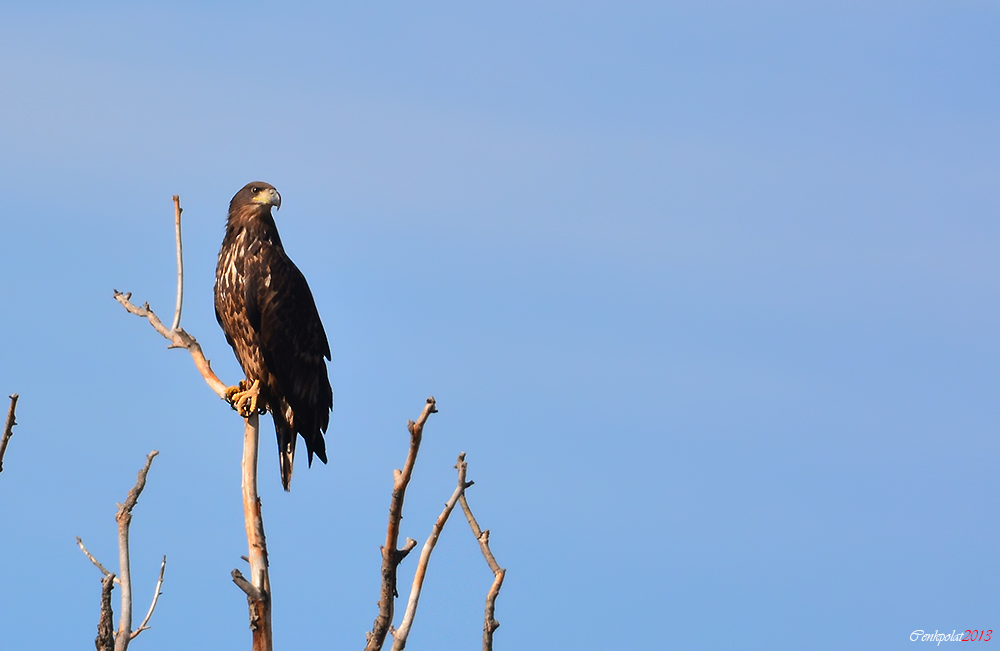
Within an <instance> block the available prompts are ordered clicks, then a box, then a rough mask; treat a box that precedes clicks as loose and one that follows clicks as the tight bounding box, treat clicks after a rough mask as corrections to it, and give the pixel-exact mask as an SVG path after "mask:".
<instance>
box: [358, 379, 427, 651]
mask: <svg viewBox="0 0 1000 651" xmlns="http://www.w3.org/2000/svg"><path fill="white" fill-rule="evenodd" d="M434 413H437V402H436V401H435V400H434V396H431V397H430V398H428V399H427V404H426V405H424V410H423V412H421V414H420V418H418V419H417V422H416V423H414V422H413V421H412V420H411V421H409V422H407V424H406V427H407V429H408V430H409V431H410V451H409V453H408V454H407V456H406V463H405V464H403V469H402V470H394V471H393V486H392V500H391V501H390V502H389V524H388V527H387V528H386V533H385V545H383V546H382V590H381V594H380V596H379V601H378V607H379V612H378V615H377V616H376V617H375V623H374V624H373V625H372V630H371V631H369V632H368V634H367V644H366V645H365V651H378V650H379V649H381V648H382V645H383V644H385V636H386V634H387V633H388V632H389V627H390V626H391V625H392V613H393V607H394V600H395V598H396V596H397V595H398V593H397V592H396V570H397V568H398V567H399V564H400V562H402V560H403V559H404V558H406V555H407V554H409V553H410V551H411V550H412V549H413V548H414V547H416V545H417V541H416V540H413V539H410V538H407V539H406V544H405V545H404V547H403V548H402V549H398V548H397V547H396V546H397V545H398V544H399V521H400V520H401V519H402V517H403V500H404V499H405V497H406V486H407V484H409V483H410V477H411V475H412V474H413V464H414V463H416V461H417V452H419V451H420V441H421V439H422V438H423V432H424V423H426V422H427V418H428V417H429V416H430V415H431V414H434Z"/></svg>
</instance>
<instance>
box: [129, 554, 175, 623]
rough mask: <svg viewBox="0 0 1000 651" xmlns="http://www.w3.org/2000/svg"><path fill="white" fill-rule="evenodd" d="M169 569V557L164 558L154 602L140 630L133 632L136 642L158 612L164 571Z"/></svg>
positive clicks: (157, 580)
mask: <svg viewBox="0 0 1000 651" xmlns="http://www.w3.org/2000/svg"><path fill="white" fill-rule="evenodd" d="M166 568H167V557H166V556H164V557H163V561H162V562H161V563H160V577H159V578H158V579H156V589H155V590H154V591H153V602H152V603H150V604H149V610H148V611H146V617H145V618H143V620H142V623H141V624H139V628H137V629H135V630H134V631H132V639H133V640H134V639H135V638H136V637H137V636H138V635H139V633H142V632H143V631H145V630H146V629H148V628H149V619H150V618H151V617H152V616H153V611H154V610H156V602H157V601H159V600H160V595H161V594H163V593H162V592H160V588H162V587H163V570H165V569H166Z"/></svg>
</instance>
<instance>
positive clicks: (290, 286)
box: [215, 182, 333, 491]
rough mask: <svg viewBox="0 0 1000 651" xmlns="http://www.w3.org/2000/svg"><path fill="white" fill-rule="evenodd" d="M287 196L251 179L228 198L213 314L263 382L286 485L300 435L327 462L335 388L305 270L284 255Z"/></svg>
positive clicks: (246, 367)
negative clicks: (281, 217) (279, 223)
mask: <svg viewBox="0 0 1000 651" xmlns="http://www.w3.org/2000/svg"><path fill="white" fill-rule="evenodd" d="M272 206H274V207H275V208H277V207H280V206H281V196H280V195H279V194H278V192H277V190H275V189H274V187H272V186H271V185H269V184H267V183H262V182H255V183H248V184H247V185H245V186H244V187H243V189H242V190H240V191H239V192H237V193H236V196H234V197H233V200H232V202H230V204H229V218H228V220H227V221H226V236H225V237H224V238H223V240H222V249H221V250H220V251H219V264H218V266H217V267H216V270H215V317H216V318H217V319H218V320H219V325H221V326H222V330H223V331H224V332H225V333H226V340H227V341H228V342H229V345H230V346H232V347H233V351H234V352H235V353H236V359H238V360H239V362H240V366H242V367H243V372H244V373H245V374H246V377H247V381H248V382H250V383H252V382H253V381H254V380H258V381H259V382H260V399H259V400H260V402H259V404H260V406H261V407H265V408H266V409H267V411H269V412H270V413H271V417H272V418H273V419H274V430H275V433H276V434H277V437H278V460H279V462H280V466H281V485H282V486H283V487H284V489H285V490H286V491H287V490H288V489H289V484H290V482H291V480H292V463H293V461H294V459H295V441H296V439H297V436H296V435H297V434H301V435H302V438H303V439H305V442H306V451H307V453H308V455H309V464H310V465H312V458H313V454H315V455H316V456H317V457H319V459H320V461H322V462H323V463H326V444H325V442H324V441H323V433H324V432H326V428H327V426H328V424H329V422H330V410H331V409H333V391H332V389H331V388H330V379H329V377H328V376H327V371H326V362H325V361H324V358H325V359H330V344H329V343H328V342H327V339H326V333H325V332H324V331H323V324H322V322H320V319H319V312H318V311H317V310H316V303H315V301H313V297H312V292H310V291H309V285H308V284H307V283H306V279H305V276H303V275H302V272H300V271H299V270H298V268H297V267H296V266H295V265H294V264H293V263H292V261H291V260H290V259H289V258H288V255H286V254H285V249H284V247H283V246H282V245H281V238H280V237H278V229H277V227H276V226H275V225H274V218H273V217H272V216H271V207H272Z"/></svg>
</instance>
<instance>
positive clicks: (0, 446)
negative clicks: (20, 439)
mask: <svg viewBox="0 0 1000 651" xmlns="http://www.w3.org/2000/svg"><path fill="white" fill-rule="evenodd" d="M17 397H18V396H17V394H16V393H15V394H12V395H11V396H10V407H8V408H7V421H6V422H5V423H4V426H3V436H2V438H0V472H3V455H4V453H5V452H7V442H8V441H10V437H12V436H14V425H17V421H16V420H15V419H14V408H15V407H17Z"/></svg>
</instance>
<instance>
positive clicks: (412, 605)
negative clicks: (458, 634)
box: [392, 452, 472, 651]
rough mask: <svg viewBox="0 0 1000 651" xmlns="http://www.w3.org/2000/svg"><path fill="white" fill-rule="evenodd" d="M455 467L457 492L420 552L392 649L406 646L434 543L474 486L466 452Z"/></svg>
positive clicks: (395, 649)
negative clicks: (466, 461)
mask: <svg viewBox="0 0 1000 651" xmlns="http://www.w3.org/2000/svg"><path fill="white" fill-rule="evenodd" d="M455 467H456V468H458V486H456V487H455V492H454V493H452V494H451V498H450V499H449V500H448V502H447V503H446V504H445V505H444V510H443V511H441V515H439V516H438V519H437V521H436V522H435V523H434V526H433V527H432V528H431V535H430V536H428V537H427V542H425V543H424V548H423V549H422V550H421V552H420V562H418V563H417V571H416V572H414V574H413V586H412V587H411V588H410V598H409V600H407V602H406V612H405V613H403V621H402V622H401V623H400V624H399V628H397V629H396V630H395V631H393V632H392V637H393V643H392V651H402V650H403V649H405V648H406V638H407V637H408V636H409V635H410V627H411V626H412V625H413V618H414V616H415V615H416V614H417V602H418V601H420V590H421V588H423V585H424V577H425V576H426V575H427V564H428V563H429V562H430V560H431V552H432V551H434V545H436V544H437V541H438V537H440V536H441V531H442V530H443V529H444V525H445V523H446V522H448V516H450V515H451V512H452V511H453V510H454V509H455V505H456V504H457V503H458V500H459V498H460V497H462V495H464V494H465V489H466V488H468V487H469V486H472V482H471V481H470V482H467V481H465V472H466V468H467V464H466V463H465V453H464V452H462V453H461V454H459V455H458V463H456V464H455Z"/></svg>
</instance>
